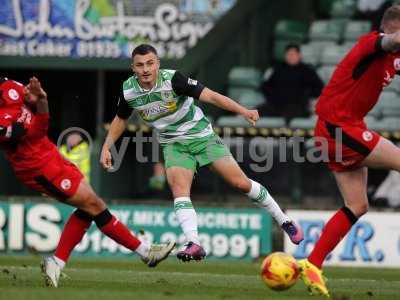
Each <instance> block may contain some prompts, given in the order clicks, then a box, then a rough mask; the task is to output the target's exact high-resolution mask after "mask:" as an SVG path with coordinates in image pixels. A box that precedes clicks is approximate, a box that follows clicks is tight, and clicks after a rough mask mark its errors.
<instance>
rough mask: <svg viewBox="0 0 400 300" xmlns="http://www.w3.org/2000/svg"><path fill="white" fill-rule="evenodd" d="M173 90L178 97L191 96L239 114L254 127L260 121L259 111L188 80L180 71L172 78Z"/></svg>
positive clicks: (195, 81)
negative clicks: (249, 108)
mask: <svg viewBox="0 0 400 300" xmlns="http://www.w3.org/2000/svg"><path fill="white" fill-rule="evenodd" d="M172 88H173V90H174V91H175V92H176V93H177V94H178V95H186V96H190V97H193V98H196V99H199V100H200V101H203V102H206V103H211V104H213V105H215V106H217V107H219V108H222V109H224V110H227V111H231V112H233V113H236V114H239V115H241V116H243V117H244V118H245V119H246V120H247V121H248V122H250V123H251V124H252V125H253V126H254V125H255V122H256V121H257V120H258V119H259V116H258V112H257V110H248V109H247V108H245V107H243V106H241V105H240V104H238V103H237V102H235V101H233V100H232V99H230V98H229V97H226V96H224V95H221V94H219V93H217V92H215V91H213V90H211V89H209V88H207V87H205V86H204V85H202V84H201V83H200V82H198V81H197V80H193V79H191V78H188V77H186V76H185V75H183V74H182V73H180V72H179V71H176V72H175V74H174V76H173V78H172Z"/></svg>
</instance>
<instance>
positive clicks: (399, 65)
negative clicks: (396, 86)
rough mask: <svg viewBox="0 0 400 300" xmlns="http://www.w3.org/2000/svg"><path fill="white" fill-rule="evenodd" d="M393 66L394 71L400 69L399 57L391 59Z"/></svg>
mask: <svg viewBox="0 0 400 300" xmlns="http://www.w3.org/2000/svg"><path fill="white" fill-rule="evenodd" d="M393 66H394V69H395V70H396V71H400V58H396V59H395V60H394V61H393Z"/></svg>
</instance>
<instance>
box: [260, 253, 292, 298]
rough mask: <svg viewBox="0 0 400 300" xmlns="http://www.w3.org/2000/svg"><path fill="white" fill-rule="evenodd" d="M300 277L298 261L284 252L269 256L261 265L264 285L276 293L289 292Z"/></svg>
mask: <svg viewBox="0 0 400 300" xmlns="http://www.w3.org/2000/svg"><path fill="white" fill-rule="evenodd" d="M299 276H300V268H299V265H298V263H297V261H296V259H295V258H294V257H293V256H291V255H289V254H287V253H284V252H274V253H271V254H270V255H268V256H267V257H266V258H265V259H264V261H263V263H262V265H261V278H262V280H263V281H264V283H265V284H266V285H267V286H268V287H269V288H271V289H273V290H276V291H283V290H287V289H288V288H290V287H291V286H293V285H294V284H295V283H296V281H297V279H299Z"/></svg>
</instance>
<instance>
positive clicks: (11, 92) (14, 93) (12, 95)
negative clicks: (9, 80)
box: [8, 89, 19, 101]
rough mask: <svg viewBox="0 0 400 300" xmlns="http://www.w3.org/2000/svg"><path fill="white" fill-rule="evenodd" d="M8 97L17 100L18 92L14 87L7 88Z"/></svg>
mask: <svg viewBox="0 0 400 300" xmlns="http://www.w3.org/2000/svg"><path fill="white" fill-rule="evenodd" d="M8 97H10V99H11V100H14V101H17V100H18V99H19V94H18V92H17V91H16V90H14V89H9V90H8Z"/></svg>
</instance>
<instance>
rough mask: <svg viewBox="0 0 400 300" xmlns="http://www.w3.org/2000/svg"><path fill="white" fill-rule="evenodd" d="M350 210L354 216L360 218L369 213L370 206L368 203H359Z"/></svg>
mask: <svg viewBox="0 0 400 300" xmlns="http://www.w3.org/2000/svg"><path fill="white" fill-rule="evenodd" d="M350 209H351V210H352V211H353V213H354V215H355V216H356V217H358V218H360V217H361V216H363V215H365V214H366V213H367V212H368V209H369V205H368V202H363V203H358V204H355V205H352V206H351V207H350Z"/></svg>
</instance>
